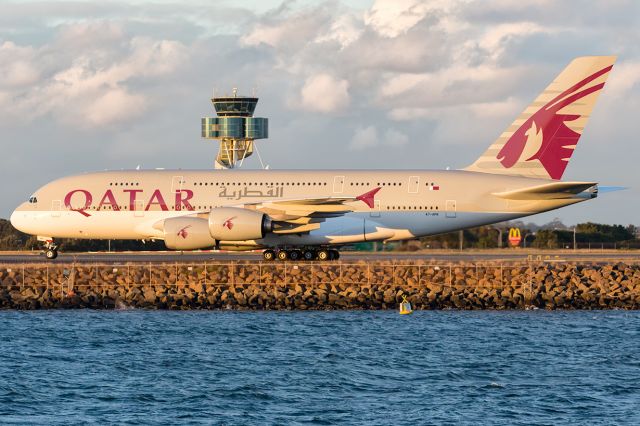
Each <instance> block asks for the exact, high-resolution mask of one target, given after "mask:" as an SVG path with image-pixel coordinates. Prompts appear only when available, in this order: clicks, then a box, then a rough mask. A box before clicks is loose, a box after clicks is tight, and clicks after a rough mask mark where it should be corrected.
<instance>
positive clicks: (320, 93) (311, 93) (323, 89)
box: [300, 74, 350, 113]
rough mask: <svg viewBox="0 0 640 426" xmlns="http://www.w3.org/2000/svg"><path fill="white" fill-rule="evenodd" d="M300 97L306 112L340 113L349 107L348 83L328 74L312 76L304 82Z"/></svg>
mask: <svg viewBox="0 0 640 426" xmlns="http://www.w3.org/2000/svg"><path fill="white" fill-rule="evenodd" d="M300 95H301V99H302V107H303V108H304V109H306V110H307V111H317V112H322V113H332V112H340V111H342V110H344V109H345V108H346V107H347V106H349V100H350V97H349V82H348V81H347V80H344V79H342V80H339V79H337V78H335V77H333V76H331V75H329V74H317V75H313V76H311V77H309V78H307V80H306V81H305V83H304V86H303V87H302V90H301V91H300Z"/></svg>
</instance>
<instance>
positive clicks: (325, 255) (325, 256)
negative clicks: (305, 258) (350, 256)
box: [318, 249, 330, 261]
mask: <svg viewBox="0 0 640 426" xmlns="http://www.w3.org/2000/svg"><path fill="white" fill-rule="evenodd" d="M329 259H330V257H329V250H325V249H322V250H318V260H322V261H325V260H329Z"/></svg>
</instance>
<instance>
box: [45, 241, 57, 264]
mask: <svg viewBox="0 0 640 426" xmlns="http://www.w3.org/2000/svg"><path fill="white" fill-rule="evenodd" d="M44 248H45V252H44V256H45V257H46V258H47V259H49V260H53V259H55V258H56V257H58V245H57V244H56V243H54V242H53V240H48V241H45V242H44Z"/></svg>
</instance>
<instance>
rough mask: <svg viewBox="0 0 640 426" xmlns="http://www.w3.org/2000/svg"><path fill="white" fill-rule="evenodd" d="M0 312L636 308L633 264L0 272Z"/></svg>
mask: <svg viewBox="0 0 640 426" xmlns="http://www.w3.org/2000/svg"><path fill="white" fill-rule="evenodd" d="M0 283H1V284H0V308H3V309H49V308H97V309H105V308H106V309H113V308H127V307H135V308H146V309H255V310H259V309H271V310H289V309H296V310H309V309H315V310H320V309H322V310H324V309H397V307H398V304H399V303H400V301H402V298H403V297H407V299H408V300H409V301H410V302H411V304H412V305H413V307H414V309H527V308H533V307H536V308H541V309H638V308H640V264H625V263H612V264H602V265H599V264H576V263H543V262H540V263H525V264H510V263H505V264H484V263H483V264H474V263H457V264H439V265H435V264H433V263H432V262H428V261H425V262H413V263H409V262H406V263H401V264H389V263H385V262H379V261H371V262H358V263H285V264H282V263H260V264H251V263H244V262H232V263H224V264H222V263H221V264H184V263H177V264H176V263H172V264H128V265H118V266H113V265H87V264H78V265H55V264H41V265H31V264H30V265H24V266H22V265H0Z"/></svg>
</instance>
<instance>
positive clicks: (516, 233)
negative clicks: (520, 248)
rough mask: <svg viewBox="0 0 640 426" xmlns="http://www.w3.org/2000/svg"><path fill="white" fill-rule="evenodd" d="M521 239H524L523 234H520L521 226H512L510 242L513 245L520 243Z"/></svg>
mask: <svg viewBox="0 0 640 426" xmlns="http://www.w3.org/2000/svg"><path fill="white" fill-rule="evenodd" d="M520 241H522V235H521V234H520V229H519V228H511V229H509V244H511V245H512V246H517V245H520Z"/></svg>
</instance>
